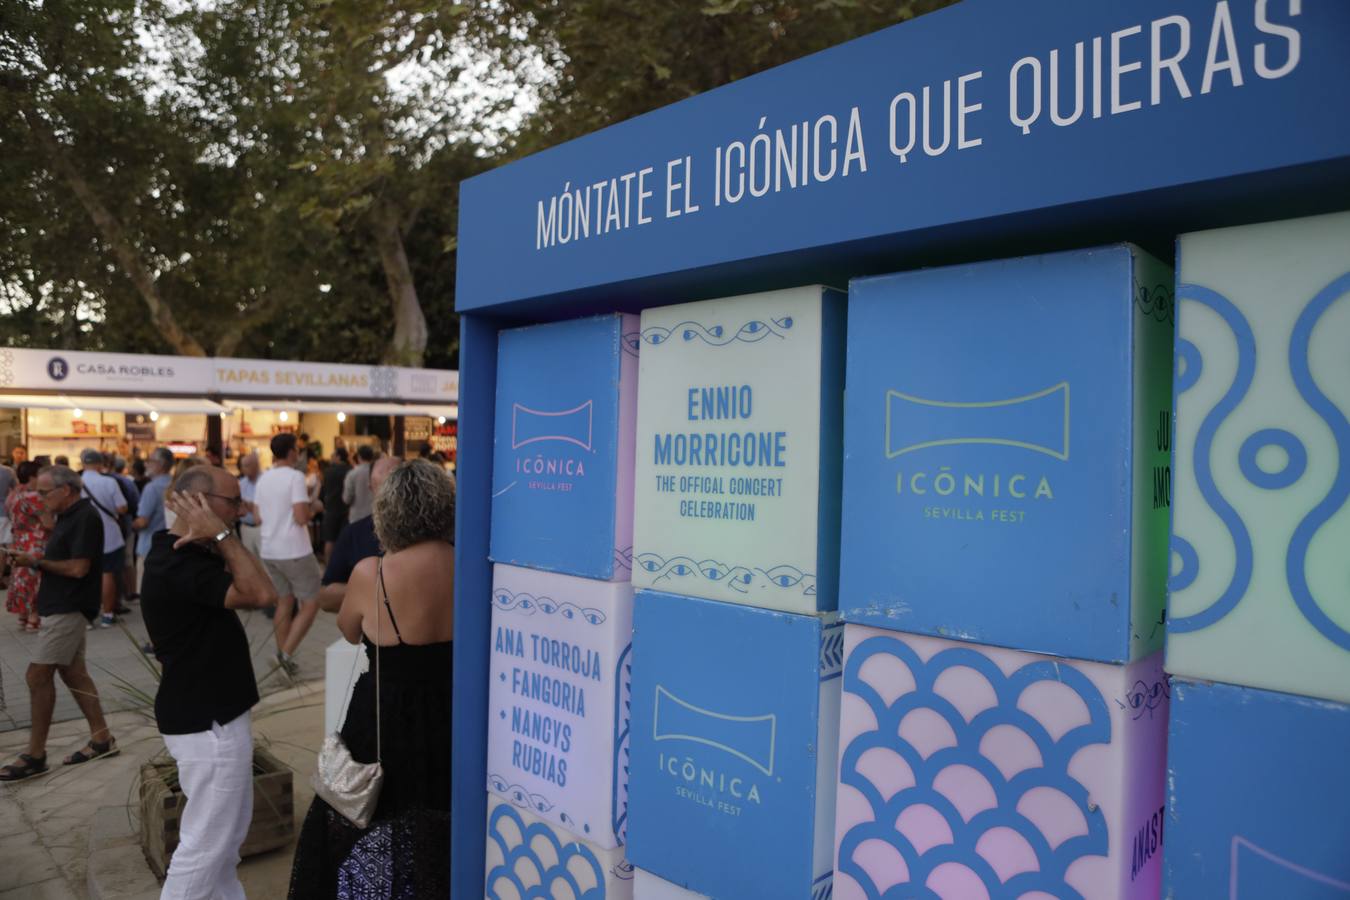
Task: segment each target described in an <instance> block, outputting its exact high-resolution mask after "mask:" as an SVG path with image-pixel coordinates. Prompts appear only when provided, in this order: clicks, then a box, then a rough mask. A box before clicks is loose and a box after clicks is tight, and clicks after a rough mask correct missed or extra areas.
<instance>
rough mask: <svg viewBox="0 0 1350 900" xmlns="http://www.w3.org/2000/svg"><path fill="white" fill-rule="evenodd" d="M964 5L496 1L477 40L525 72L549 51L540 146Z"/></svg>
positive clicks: (926, 0)
mask: <svg viewBox="0 0 1350 900" xmlns="http://www.w3.org/2000/svg"><path fill="white" fill-rule="evenodd" d="M952 2H953V0H892V2H880V0H814V2H812V0H805V2H803V0H703V2H691V0H685V2H672V3H644V4H634V3H626V2H623V0H568V2H566V3H559V2H556V0H496V2H493V3H485V4H480V5H479V6H477V7H476V8H475V12H474V14H473V38H474V40H475V42H476V43H477V45H478V46H480V47H482V48H483V49H484V50H486V51H489V52H494V53H497V54H500V55H501V57H502V59H503V61H504V64H505V65H507V66H508V67H510V68H513V69H514V70H516V71H519V72H522V73H529V72H531V71H532V67H531V66H530V65H529V62H530V61H531V59H532V58H533V57H534V56H535V55H537V56H538V57H540V58H542V60H543V63H544V67H545V70H546V72H547V75H548V77H547V78H546V79H545V80H544V81H543V82H542V83H540V84H539V85H538V86H537V90H538V91H539V93H540V98H541V102H540V106H539V111H538V114H537V115H536V116H535V117H534V119H533V120H532V122H531V123H530V125H529V127H528V129H527V131H526V133H525V134H523V135H522V136H521V140H520V144H519V146H520V148H521V149H522V150H524V151H526V152H534V151H535V150H538V149H541V148H543V147H547V146H551V145H553V144H556V143H560V142H562V141H565V140H569V139H571V138H574V137H578V136H580V135H583V134H588V133H590V132H592V131H595V130H597V129H600V128H603V127H605V126H607V125H612V124H614V123H616V122H621V121H624V120H625V119H630V118H632V117H634V116H637V115H641V114H642V113H645V112H648V111H650V110H653V109H656V108H658V107H661V106H666V105H668V104H670V103H675V102H677V101H680V100H684V99H687V98H689V97H693V96H695V95H697V94H701V93H703V92H705V91H709V90H712V89H713V88H716V87H719V86H721V85H724V84H728V83H730V82H733V81H737V80H739V79H741V78H744V77H746V76H748V75H753V74H754V73H756V72H760V71H762V70H764V69H768V68H771V67H773V66H777V65H781V64H783V63H786V62H789V61H791V60H794V59H797V58H799V57H802V56H805V55H807V54H809V53H814V52H816V51H818V50H823V49H825V48H827V47H832V46H834V45H836V44H839V43H842V42H844V41H847V40H849V39H851V38H855V37H859V36H861V35H864V34H868V33H870V32H873V31H876V30H878V29H881V28H884V27H886V26H888V25H893V24H896V23H898V22H903V21H906V20H908V19H911V18H914V17H915V16H917V15H922V14H923V13H927V12H931V11H932V10H935V9H938V8H940V7H943V6H947V5H950V4H951V3H952ZM522 38H523V40H522Z"/></svg>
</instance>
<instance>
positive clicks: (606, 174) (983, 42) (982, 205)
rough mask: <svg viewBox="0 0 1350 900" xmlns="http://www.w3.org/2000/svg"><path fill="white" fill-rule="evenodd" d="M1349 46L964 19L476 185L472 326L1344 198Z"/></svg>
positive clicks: (1243, 11)
mask: <svg viewBox="0 0 1350 900" xmlns="http://www.w3.org/2000/svg"><path fill="white" fill-rule="evenodd" d="M1348 44H1350V3H1346V2H1343V0H1301V2H1298V0H1267V2H1258V0H1225V2H1216V0H1135V2H1131V3H1119V2H1115V0H1079V2H1074V3H1065V2H1062V0H1024V2H1021V3H996V2H988V0H967V2H965V3H961V4H958V5H956V6H954V7H952V8H950V9H947V10H943V11H941V12H938V13H934V14H932V15H929V16H925V17H923V18H921V19H918V20H916V21H913V22H909V23H906V24H904V25H900V26H896V27H894V28H890V29H886V30H884V31H880V32H877V33H876V34H872V35H869V36H867V37H864V38H860V39H858V40H856V41H852V42H850V43H847V44H843V45H841V46H839V47H835V48H832V49H830V50H827V51H824V52H822V53H818V54H815V55H813V56H810V57H807V58H805V59H802V60H799V61H797V62H794V63H791V64H789V65H786V66H782V67H779V68H777V69H774V70H772V71H769V72H765V73H762V74H760V75H757V76H753V77H751V78H746V79H744V80H742V81H739V82H736V83H734V84H730V85H727V86H725V87H723V88H720V89H718V90H716V91H712V92H710V93H708V94H704V95H701V96H699V97H695V98H692V99H690V100H687V101H684V102H681V103H678V104H675V105H673V106H670V107H667V108H665V109H662V110H659V111H657V112H654V113H651V114H648V115H645V116H641V117H638V118H636V119H633V120H631V121H628V122H625V123H623V124H621V125H617V126H614V127H612V128H609V129H606V130H604V131H600V132H597V133H595V134H592V135H588V136H586V137H584V138H580V139H578V140H576V141H572V142H570V143H568V144H564V145H562V146H559V147H556V148H553V149H551V150H549V151H546V152H544V153H541V154H537V155H535V156H532V157H529V158H527V159H524V160H521V161H519V162H516V163H513V164H511V165H508V166H505V167H502V168H500V169H497V170H495V171H492V172H489V173H486V174H484V175H481V176H478V177H477V178H473V179H471V180H469V181H467V182H465V184H464V185H463V193H462V197H461V219H460V248H461V251H460V254H459V259H460V269H459V285H458V291H457V297H458V306H459V309H460V310H482V309H485V308H488V307H494V306H500V305H502V304H508V303H512V302H516V301H521V300H526V299H530V298H537V297H546V296H550V295H566V294H570V295H576V294H577V293H578V292H583V293H584V292H586V291H588V290H594V289H597V288H601V287H603V286H606V285H615V284H618V283H622V282H632V281H635V280H640V279H646V278H652V277H655V276H663V275H667V274H668V273H678V272H689V271H690V270H705V269H709V268H710V267H712V268H715V269H717V270H718V271H719V272H720V273H722V274H724V275H728V276H730V275H736V274H740V275H745V274H747V273H748V272H749V271H750V269H751V268H752V267H753V265H754V263H753V261H754V260H755V259H756V258H760V257H767V256H772V255H776V254H784V253H791V252H793V251H803V250H807V249H812V250H817V249H819V248H825V247H832V248H833V255H834V257H835V258H838V257H839V256H840V254H841V253H844V252H845V251H847V250H848V248H849V247H850V246H852V247H855V248H863V247H866V248H867V249H868V250H869V252H877V251H885V250H887V249H888V248H892V247H893V246H895V242H896V241H897V240H898V238H899V236H902V235H907V234H913V233H915V232H918V231H921V230H925V229H937V228H940V227H941V226H948V225H953V224H958V223H969V222H975V221H976V220H982V219H995V218H997V217H1001V216H1006V215H1009V214H1015V213H1023V212H1029V211H1033V210H1043V209H1048V208H1054V207H1063V206H1065V205H1067V204H1077V203H1085V202H1091V201H1101V200H1106V199H1108V198H1115V199H1117V200H1120V199H1122V198H1126V197H1129V196H1130V195H1139V194H1141V193H1143V192H1148V191H1152V190H1156V189H1165V188H1183V190H1182V191H1181V192H1180V193H1184V192H1185V191H1190V190H1196V191H1199V188H1197V187H1196V185H1198V184H1200V183H1203V182H1212V181H1215V180H1219V179H1229V178H1233V177H1239V178H1240V177H1242V176H1250V175H1253V174H1254V173H1267V174H1266V175H1263V176H1261V177H1262V178H1269V179H1274V178H1276V177H1277V176H1276V175H1275V174H1274V173H1275V170H1279V169H1283V168H1287V167H1293V166H1300V165H1306V164H1312V163H1325V162H1329V161H1338V162H1336V163H1335V165H1339V166H1340V167H1341V168H1337V169H1336V173H1337V177H1339V178H1345V177H1347V174H1348V172H1347V170H1348V169H1350V166H1347V165H1346V160H1347V158H1350V120H1347V119H1346V117H1345V116H1344V115H1341V114H1340V113H1339V112H1338V111H1339V110H1341V109H1342V108H1343V103H1344V96H1343V91H1344V88H1345V86H1346V85H1347V84H1350V54H1347V53H1346V52H1345V47H1346V46H1347V45H1348ZM1286 174H1288V173H1286ZM1326 174H1327V173H1326V171H1325V170H1322V184H1323V190H1324V191H1325V186H1326V183H1327V182H1326ZM1274 183H1275V182H1274V181H1271V184H1274ZM1183 186H1185V187H1183ZM1246 186H1247V187H1251V186H1252V184H1248V185H1246ZM1239 193H1242V192H1241V191H1239ZM1178 196H1179V193H1173V194H1172V195H1170V197H1171V198H1172V199H1173V200H1175V199H1176V198H1177V197H1178ZM1198 196H1200V194H1198V193H1197V197H1198ZM1136 205H1137V204H1136ZM1136 212H1137V210H1136Z"/></svg>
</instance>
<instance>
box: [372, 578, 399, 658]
mask: <svg viewBox="0 0 1350 900" xmlns="http://www.w3.org/2000/svg"><path fill="white" fill-rule="evenodd" d="M383 562H384V557H383V556H381V557H380V563H383ZM377 571H378V573H379V576H380V593H382V594H384V608H385V610H386V611H387V612H388V613H389V624H390V625H393V626H394V637H396V638H398V642H399V643H400V644H401V643H403V632H401V631H399V630H398V619H395V618H394V607H392V606H390V605H389V588H387V587H385V586H384V567H383V565H380V564H377ZM379 615H380V611H379V610H376V611H375V619H376V626H377V627H378V625H379Z"/></svg>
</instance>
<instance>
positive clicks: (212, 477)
mask: <svg viewBox="0 0 1350 900" xmlns="http://www.w3.org/2000/svg"><path fill="white" fill-rule="evenodd" d="M173 489H174V490H175V491H178V492H180V493H184V494H203V495H205V496H206V504H207V506H209V507H210V508H211V511H212V512H214V513H215V514H216V515H217V516H219V517H220V520H221V521H222V522H224V523H225V524H226V525H229V526H231V527H233V525H234V523H235V521H236V520H237V519H238V518H239V479H237V478H235V477H234V476H233V475H231V474H230V473H229V472H226V471H225V470H224V469H222V468H221V467H220V466H193V467H192V468H190V469H187V470H186V471H184V472H181V473H180V474H179V476H178V477H177V478H176V479H174V482H173ZM174 525H175V528H177V525H178V523H176V522H175V523H174ZM174 533H175V534H182V533H185V532H182V531H175V532H174Z"/></svg>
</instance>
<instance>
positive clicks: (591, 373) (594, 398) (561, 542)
mask: <svg viewBox="0 0 1350 900" xmlns="http://www.w3.org/2000/svg"><path fill="white" fill-rule="evenodd" d="M629 321H630V323H631V324H632V326H633V327H634V328H636V320H634V319H630V320H629ZM623 331H624V317H622V316H597V317H595V318H591V319H582V320H578V321H572V322H557V323H554V324H551V325H536V326H533V327H529V328H513V329H509V330H507V331H503V332H502V333H501V335H500V338H499V342H500V346H499V348H498V354H499V356H498V363H497V364H498V375H497V404H496V422H497V426H498V427H497V436H496V443H495V447H494V452H493V459H492V464H493V465H492V471H493V484H492V525H491V529H492V541H491V549H490V553H491V556H492V559H493V561H494V562H504V563H509V564H511V565H513V566H529V567H530V568H533V569H543V570H544V571H549V572H562V573H564V574H567V575H577V576H580V577H582V578H598V579H602V580H609V579H610V578H618V579H620V580H626V579H627V578H628V570H629V568H630V565H629V563H628V558H629V557H631V555H632V545H631V543H628V541H629V539H630V538H631V531H632V513H631V508H632V496H631V494H632V472H631V466H632V464H631V463H629V465H628V468H627V471H626V472H623V473H622V474H623V475H624V476H626V477H625V478H624V487H626V491H624V490H620V491H619V494H620V497H619V505H621V506H623V508H624V510H625V512H626V516H623V517H620V516H619V515H618V513H617V510H616V504H615V493H616V489H617V486H618V484H619V482H620V477H621V469H623V468H624V467H622V466H620V464H619V458H620V447H619V444H620V441H619V434H620V431H621V429H620V427H619V422H620V418H621V406H622V400H623V399H624V398H623V397H622V392H621V384H622V385H623V387H625V388H627V389H628V390H629V391H632V390H634V389H635V388H636V384H635V383H633V381H632V379H631V378H630V379H629V381H628V382H627V383H624V382H623V379H622V377H621V374H622V370H623V368H624V357H625V355H630V356H632V357H633V358H634V359H635V358H636V356H637V350H636V349H635V348H633V347H631V346H627V345H625V343H624V334H623ZM628 368H629V369H630V370H631V369H632V368H634V366H633V364H631V363H630V364H629V366H628ZM626 399H627V400H628V401H629V405H630V407H631V406H632V404H633V403H635V402H636V398H635V397H628V398H626ZM628 424H629V429H630V430H631V427H632V425H631V422H630V423H628ZM629 441H631V438H629ZM629 455H630V456H631V450H630V451H629ZM625 494H627V496H624V495H625ZM618 519H626V522H624V523H620V522H618V521H616V520H618ZM622 524H626V526H627V527H626V532H627V533H625V534H624V536H623V538H622V539H621V541H622V543H623V546H616V532H624V531H625V528H623V527H621V525H622Z"/></svg>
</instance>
